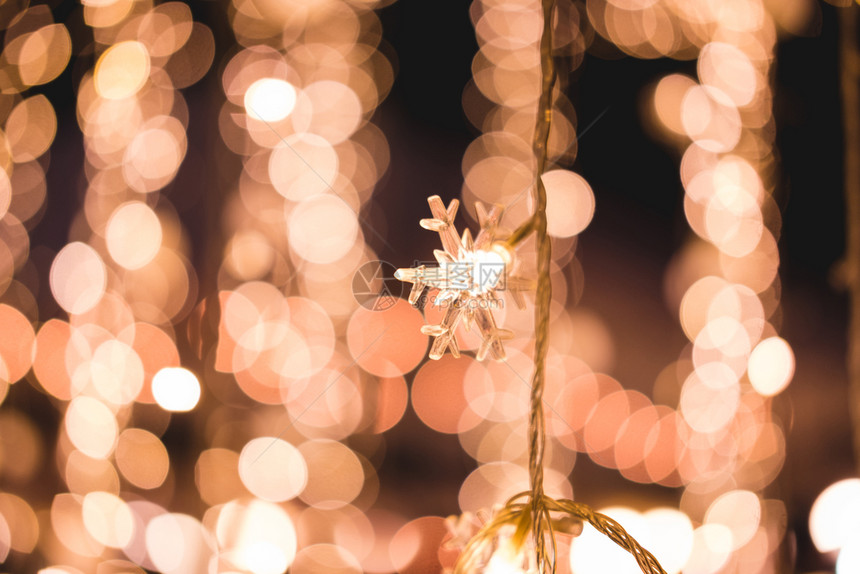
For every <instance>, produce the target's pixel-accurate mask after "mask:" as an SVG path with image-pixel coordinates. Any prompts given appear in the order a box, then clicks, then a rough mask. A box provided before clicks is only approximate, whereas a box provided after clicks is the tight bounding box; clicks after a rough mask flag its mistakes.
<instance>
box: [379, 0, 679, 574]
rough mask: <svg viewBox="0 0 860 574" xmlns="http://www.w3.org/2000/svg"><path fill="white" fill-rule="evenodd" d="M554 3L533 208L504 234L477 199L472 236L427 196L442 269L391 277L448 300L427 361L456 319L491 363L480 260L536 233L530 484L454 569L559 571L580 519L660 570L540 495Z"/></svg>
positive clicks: (581, 507)
mask: <svg viewBox="0 0 860 574" xmlns="http://www.w3.org/2000/svg"><path fill="white" fill-rule="evenodd" d="M554 4H555V1H554V0H542V18H543V32H542V35H541V39H540V65H541V73H540V81H541V91H540V97H539V101H538V110H537V118H536V121H535V129H534V138H533V141H532V149H533V153H534V157H535V160H536V166H535V177H534V185H533V188H534V203H535V210H534V213H533V214H532V215H531V216H530V217H529V218H528V219H527V220H526V221H525V222H524V223H523V224H522V225H520V226H519V227H518V228H517V229H516V230H514V231H513V233H511V234H510V236H509V237H507V238H506V239H501V238H500V237H498V236H499V233H498V223H499V220H500V218H501V216H502V212H503V208H502V207H501V206H495V207H493V209H492V210H490V211H488V210H487V209H485V208H484V207H483V206H482V205H481V204H478V206H477V212H478V219H479V223H480V225H481V231H480V233H479V234H478V236H477V239H476V240H474V241H473V240H472V236H471V233H470V232H469V230H468V229H467V230H466V231H465V232H464V233H463V235H462V236H458V234H457V231H456V229H455V228H454V224H453V220H454V217H455V215H456V212H457V207H458V205H459V203H458V202H457V200H454V201H452V202H451V204H450V205H449V207H448V208H447V209H446V208H445V206H444V204H443V203H442V200H441V199H440V198H439V197H438V196H433V197H431V198H429V199H428V202H429V203H430V208H431V211H432V213H433V219H424V220H422V221H421V226H422V227H424V228H425V229H428V230H432V231H436V232H438V233H439V235H440V238H441V240H442V245H443V247H444V250H437V251H436V252H434V255H435V256H436V259H437V261H438V262H439V267H438V268H432V269H428V268H426V267H425V266H419V267H417V268H413V269H399V270H398V271H397V273H396V275H395V276H396V277H397V278H398V279H400V280H402V281H407V282H410V283H412V284H413V288H412V292H411V293H410V296H409V301H410V303H412V304H415V303H416V302H417V301H418V300H419V299H420V297H421V294H422V293H423V291H424V289H425V288H426V287H428V286H429V287H435V288H437V289H439V290H440V293H439V295H438V296H437V297H436V299H435V303H436V304H437V305H441V306H444V307H445V313H444V315H443V318H442V321H441V323H440V324H439V325H425V326H424V327H422V331H423V332H424V333H425V334H428V335H432V336H434V337H435V339H434V343H433V346H432V347H431V350H430V358H431V359H439V358H441V357H442V355H443V354H444V352H445V350H446V349H450V351H451V353H452V354H453V355H454V356H455V357H459V354H460V352H459V348H458V346H457V342H456V336H455V329H456V327H457V325H458V323H459V321H460V320H461V319H462V320H464V322H465V324H466V326H467V328H468V327H471V326H472V325H473V324H476V325H477V326H478V329H479V331H480V334H481V338H482V344H481V346H480V348H479V350H478V352H477V358H478V359H479V360H482V359H484V358H485V357H486V356H487V355H488V354H492V356H493V357H494V358H495V359H497V360H503V359H504V358H505V354H504V349H503V348H502V343H501V341H502V339H505V338H509V337H510V336H511V335H512V334H511V333H510V332H508V331H505V330H503V329H498V328H497V326H496V323H495V320H494V318H493V315H492V312H491V310H490V309H491V308H492V305H491V303H493V302H494V301H496V300H497V299H498V295H497V294H496V291H497V289H498V288H499V281H500V280H499V278H498V277H497V276H496V275H493V274H490V275H489V276H488V275H487V274H484V273H481V269H483V268H485V267H486V264H487V263H489V264H491V265H492V264H498V265H500V266H501V265H506V264H507V265H509V264H511V263H512V262H513V261H514V259H515V258H514V250H515V248H516V247H517V246H518V245H519V244H520V243H522V242H523V241H524V240H525V239H527V238H528V237H529V236H530V235H531V234H532V233H534V235H535V239H536V244H537V282H536V294H535V344H534V365H535V367H534V374H533V376H532V382H531V392H530V398H529V424H528V441H529V442H528V451H529V485H530V489H529V490H528V491H526V492H521V493H519V494H517V495H516V496H514V497H512V498H510V499H509V500H508V501H507V502H506V503H505V504H504V506H502V507H501V508H500V509H499V510H498V511H496V512H495V513H494V515H493V516H492V517H491V518H490V520H488V521H487V522H485V523H484V525H483V526H482V527H480V529H479V530H478V532H477V533H476V534H475V535H474V536H473V537H472V538H471V539H470V540H468V542H467V543H466V544H465V547H464V549H463V551H462V553H461V554H460V556H459V558H458V560H457V563H456V565H455V567H454V574H471V573H474V572H480V571H484V572H518V571H522V572H528V573H529V574H531V573H539V574H546V573H548V572H555V562H556V540H555V534H556V533H559V534H563V535H567V536H577V535H579V534H580V533H581V532H582V529H583V523H584V522H588V523H589V524H591V525H592V526H593V527H594V528H595V529H596V530H597V531H598V532H601V533H602V534H604V535H605V536H607V537H608V538H610V539H611V540H612V541H613V542H615V543H616V544H618V545H619V546H621V547H622V548H624V549H625V550H627V551H628V552H629V553H630V554H631V555H632V556H633V557H634V559H635V560H636V563H637V564H638V565H639V567H640V568H641V570H642V572H644V573H646V574H666V572H665V570H664V569H663V568H662V566H660V564H659V562H658V561H657V559H656V558H654V556H653V555H652V554H651V553H650V552H648V551H647V550H646V549H644V548H643V547H642V546H641V545H640V544H639V543H638V542H636V540H635V539H634V538H633V537H632V536H630V535H629V534H628V533H627V532H626V531H625V530H624V528H623V527H622V526H621V525H620V524H619V523H618V522H616V521H615V520H613V519H612V518H609V517H608V516H605V515H603V514H600V513H598V512H595V511H594V510H592V509H591V508H590V507H589V506H588V505H586V504H583V503H580V502H575V501H573V500H567V499H554V498H552V497H550V496H547V495H546V494H545V493H544V473H543V456H544V448H545V444H546V432H545V419H544V411H543V391H544V386H545V378H546V376H545V366H546V356H547V351H548V350H549V328H550V302H551V299H552V285H551V281H550V263H551V260H552V257H551V256H552V248H551V243H550V237H549V235H548V234H547V215H546V207H547V194H546V189H545V187H544V183H543V181H542V178H541V176H542V175H543V173H544V171H545V169H546V166H547V163H548V153H547V144H548V140H549V133H550V128H551V126H552V113H553V87H554V86H555V83H556V71H555V65H554V61H553V54H552V21H553V9H554ZM508 282H509V283H510V285H508V288H510V289H511V290H512V292H513V293H514V297H515V300H516V301H517V303H518V304H521V295H520V293H521V291H522V290H525V289H527V288H528V287H530V286H533V285H532V284H531V282H529V281H528V280H527V279H524V278H522V277H517V276H516V275H515V274H514V275H513V276H512V277H511V278H509V279H508Z"/></svg>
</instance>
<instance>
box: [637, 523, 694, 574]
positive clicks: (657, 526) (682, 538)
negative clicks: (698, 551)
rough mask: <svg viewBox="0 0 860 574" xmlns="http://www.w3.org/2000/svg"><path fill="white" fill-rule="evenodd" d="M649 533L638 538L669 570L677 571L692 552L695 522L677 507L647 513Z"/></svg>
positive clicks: (666, 569)
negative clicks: (640, 538)
mask: <svg viewBox="0 0 860 574" xmlns="http://www.w3.org/2000/svg"><path fill="white" fill-rule="evenodd" d="M644 516H645V522H646V523H647V524H648V536H647V537H645V538H643V539H642V540H639V543H640V544H642V545H643V546H645V548H647V549H648V550H649V551H650V552H651V554H653V555H654V557H655V558H657V560H658V561H659V562H660V565H661V566H662V567H663V569H664V570H665V571H666V574H678V573H679V572H680V571H681V569H682V568H683V567H684V565H685V564H687V560H689V559H690V554H691V553H692V552H693V523H692V522H690V519H689V518H688V517H687V515H686V514H684V513H683V512H681V511H680V510H678V509H676V508H668V507H665V508H655V509H653V510H649V511H648V512H646V513H645V515H644Z"/></svg>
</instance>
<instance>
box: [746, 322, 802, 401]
mask: <svg viewBox="0 0 860 574" xmlns="http://www.w3.org/2000/svg"><path fill="white" fill-rule="evenodd" d="M747 374H748V375H749V378H750V383H752V386H753V388H754V389H755V390H756V391H757V392H758V393H759V394H760V395H763V396H766V397H769V396H773V395H775V394H777V393H779V392H780V391H782V390H783V389H784V388H785V387H786V386H787V385H788V383H789V382H791V377H792V376H793V375H794V353H793V352H792V350H791V347H790V346H789V344H788V343H787V342H786V341H785V339H781V338H780V337H770V338H769V339H765V340H764V341H762V342H761V343H759V344H758V345H756V348H755V349H753V352H752V354H751V355H750V361H749V366H748V367H747Z"/></svg>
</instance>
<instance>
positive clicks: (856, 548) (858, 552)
mask: <svg viewBox="0 0 860 574" xmlns="http://www.w3.org/2000/svg"><path fill="white" fill-rule="evenodd" d="M852 542H853V544H851V545H850V546H846V547H844V548H843V549H842V550H840V551H839V558H838V559H837V560H836V574H857V572H860V538H857V537H855V538H854V540H853V541H852Z"/></svg>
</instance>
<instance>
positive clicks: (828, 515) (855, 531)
mask: <svg viewBox="0 0 860 574" xmlns="http://www.w3.org/2000/svg"><path fill="white" fill-rule="evenodd" d="M809 534H810V536H811V537H812V542H814V543H815V547H816V548H818V551H819V552H831V551H833V550H839V549H840V548H843V547H845V546H846V545H847V544H849V543H851V542H853V543H854V544H855V545H856V544H857V541H858V540H860V478H849V479H845V480H840V481H839V482H835V483H833V484H831V485H830V486H828V487H827V488H825V489H824V491H822V493H821V494H819V495H818V498H817V499H816V500H815V503H814V504H813V505H812V510H811V511H810V512H809ZM846 572H847V570H846Z"/></svg>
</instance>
